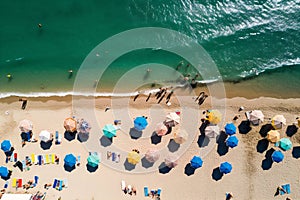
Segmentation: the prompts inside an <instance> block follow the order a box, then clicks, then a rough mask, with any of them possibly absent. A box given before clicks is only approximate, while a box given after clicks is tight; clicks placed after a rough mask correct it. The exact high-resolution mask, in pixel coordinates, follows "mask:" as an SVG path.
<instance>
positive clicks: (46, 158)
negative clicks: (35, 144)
mask: <svg viewBox="0 0 300 200" xmlns="http://www.w3.org/2000/svg"><path fill="white" fill-rule="evenodd" d="M49 163H50V159H49V155H48V154H46V155H45V164H49Z"/></svg>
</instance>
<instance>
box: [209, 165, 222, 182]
mask: <svg viewBox="0 0 300 200" xmlns="http://www.w3.org/2000/svg"><path fill="white" fill-rule="evenodd" d="M211 177H212V179H214V180H215V181H219V180H221V179H222V177H223V173H222V172H221V171H220V168H219V167H217V168H215V169H214V170H213V172H212V175H211Z"/></svg>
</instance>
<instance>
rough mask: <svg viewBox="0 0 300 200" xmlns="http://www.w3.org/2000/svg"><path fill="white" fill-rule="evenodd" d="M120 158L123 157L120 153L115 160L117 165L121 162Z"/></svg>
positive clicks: (117, 153)
mask: <svg viewBox="0 0 300 200" xmlns="http://www.w3.org/2000/svg"><path fill="white" fill-rule="evenodd" d="M120 157H121V154H120V153H119V152H116V158H115V162H116V163H118V162H120Z"/></svg>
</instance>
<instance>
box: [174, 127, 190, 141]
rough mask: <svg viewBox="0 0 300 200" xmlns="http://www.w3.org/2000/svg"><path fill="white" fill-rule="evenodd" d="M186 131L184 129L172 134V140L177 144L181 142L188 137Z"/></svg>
mask: <svg viewBox="0 0 300 200" xmlns="http://www.w3.org/2000/svg"><path fill="white" fill-rule="evenodd" d="M188 136H189V135H188V133H187V132H186V131H184V130H182V131H180V132H179V133H175V134H174V141H175V142H176V143H177V144H183V143H184V142H185V141H186V140H187V139H188Z"/></svg>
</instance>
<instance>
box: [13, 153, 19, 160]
mask: <svg viewBox="0 0 300 200" xmlns="http://www.w3.org/2000/svg"><path fill="white" fill-rule="evenodd" d="M17 160H18V154H17V153H14V161H15V162H17Z"/></svg>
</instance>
